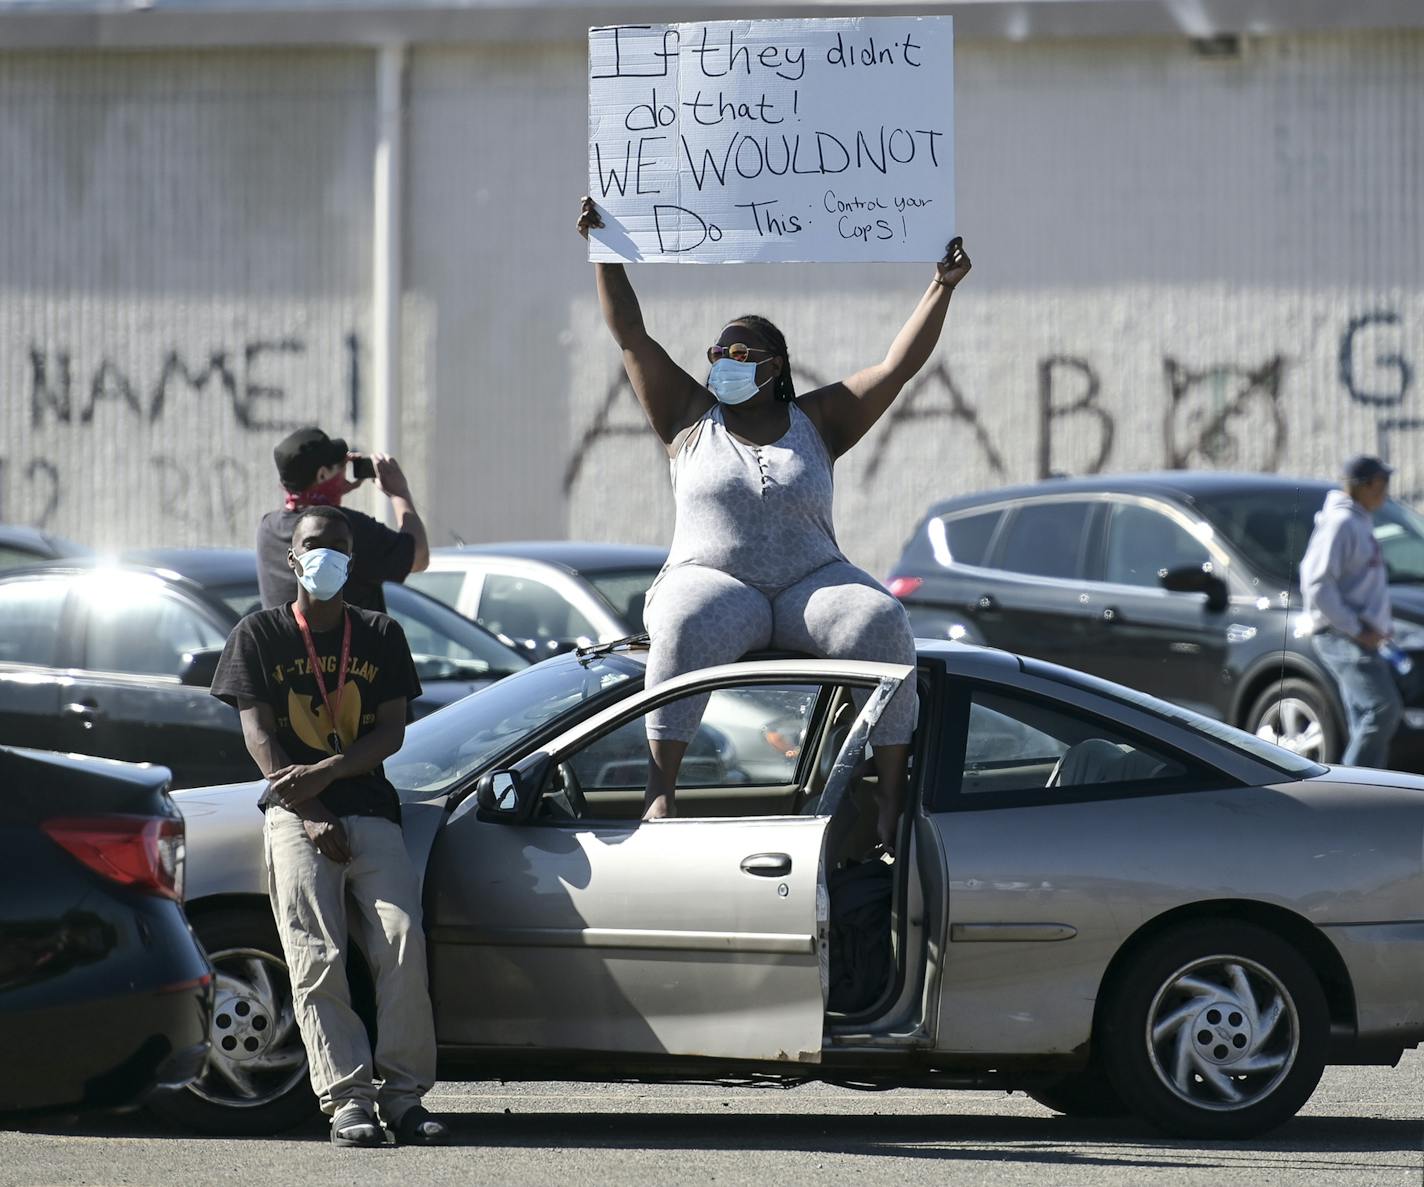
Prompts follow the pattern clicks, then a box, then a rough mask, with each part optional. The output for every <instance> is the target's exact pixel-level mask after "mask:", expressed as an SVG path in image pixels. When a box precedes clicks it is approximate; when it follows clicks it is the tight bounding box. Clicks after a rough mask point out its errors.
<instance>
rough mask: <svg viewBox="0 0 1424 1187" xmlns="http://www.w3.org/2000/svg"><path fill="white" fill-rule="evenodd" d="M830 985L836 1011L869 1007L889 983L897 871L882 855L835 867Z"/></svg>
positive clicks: (831, 884) (832, 1007)
mask: <svg viewBox="0 0 1424 1187" xmlns="http://www.w3.org/2000/svg"><path fill="white" fill-rule="evenodd" d="M829 890H830V896H831V970H830V973H831V987H830V994H829V999H828V1000H827V1002H826V1007H827V1008H828V1009H830V1010H834V1011H835V1012H836V1013H838V1014H858V1013H860V1012H861V1011H862V1010H868V1009H869V1008H870V1007H871V1006H873V1005H874V1004H875V1001H876V999H877V998H879V996H880V995H881V993H883V992H884V990H885V986H886V985H887V984H889V981H890V975H891V973H892V971H893V969H894V964H895V957H894V952H893V949H892V948H891V945H890V904H891V900H892V899H893V898H894V892H895V871H894V869H893V867H891V866H888V865H886V864H885V863H884V862H883V861H863V862H859V863H854V864H851V865H847V866H844V867H843V868H841V869H839V870H832V871H831V876H830V879H829Z"/></svg>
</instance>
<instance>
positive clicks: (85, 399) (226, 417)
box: [0, 332, 363, 537]
mask: <svg viewBox="0 0 1424 1187" xmlns="http://www.w3.org/2000/svg"><path fill="white" fill-rule="evenodd" d="M314 350H315V348H314V347H313V346H312V344H311V343H310V342H309V341H308V340H307V339H306V338H305V337H304V336H302V335H299V334H289V335H279V336H273V337H261V338H250V339H247V340H244V341H240V342H237V343H235V344H233V345H230V346H228V345H223V346H218V347H213V348H208V349H204V350H201V351H193V350H185V349H184V348H183V347H181V346H176V345H175V346H169V347H166V348H164V349H162V350H159V351H157V352H155V355H154V356H153V357H152V358H151V359H149V360H139V361H138V362H129V361H127V360H124V359H120V358H117V357H114V356H112V355H107V354H106V355H102V356H100V357H99V358H97V359H95V360H92V361H89V362H82V361H80V355H79V353H78V352H76V351H75V350H74V349H73V348H72V346H70V345H69V344H40V343H32V344H31V345H30V347H29V350H28V355H27V360H26V379H27V391H26V398H27V413H26V420H27V422H28V426H29V428H30V429H31V430H32V431H33V432H35V433H37V434H44V435H45V436H46V437H47V438H49V439H50V440H51V441H52V440H54V438H55V437H56V435H58V436H60V437H63V436H65V435H67V434H71V433H73V434H81V435H86V436H87V435H92V434H103V435H104V437H105V439H107V438H108V437H110V436H114V437H117V438H119V439H122V440H123V441H126V442H127V441H131V440H133V438H132V436H131V435H129V433H128V432H126V430H132V429H135V428H137V429H141V430H145V429H146V430H151V432H148V433H146V434H145V435H144V438H142V439H148V438H151V437H157V436H160V435H161V434H162V430H163V429H164V427H165V426H166V425H177V424H191V422H192V418H193V417H195V416H197V417H198V418H200V420H201V423H203V424H204V425H206V426H208V427H209V432H208V433H207V434H206V436H207V439H208V441H209V442H210V444H209V447H208V450H207V451H206V452H204V451H203V450H195V451H193V452H192V453H187V454H184V453H180V452H179V451H177V450H175V449H173V448H172V447H171V446H170V447H168V448H163V449H160V450H157V451H153V452H145V453H142V454H140V456H138V458H137V459H136V461H137V465H134V464H133V463H130V464H128V465H126V466H123V467H121V469H122V472H123V482H124V485H125V489H126V490H127V491H130V492H132V491H134V490H140V491H144V492H147V495H148V498H149V499H150V500H151V503H150V505H149V506H147V507H146V508H145V509H146V510H147V511H150V512H152V513H153V514H155V515H157V516H158V517H159V518H162V519H165V520H169V521H172V522H175V523H178V524H182V525H187V526H190V527H192V528H194V529H197V530H199V531H203V530H206V529H212V528H217V529H220V530H221V532H222V533H224V534H226V535H227V536H229V537H234V536H241V535H242V534H245V533H246V532H247V531H248V530H249V528H250V526H251V525H250V522H249V521H250V519H251V512H252V504H251V499H252V497H253V496H254V495H255V494H256V493H258V492H260V491H263V490H266V489H267V488H269V487H270V486H271V483H272V479H271V475H270V472H269V471H268V470H267V468H266V466H260V467H259V466H258V465H256V464H254V463H251V462H250V461H248V460H247V459H246V457H245V456H244V457H236V456H232V454H231V453H230V452H229V453H220V454H215V453H214V452H213V447H215V446H216V445H217V443H218V442H219V441H220V440H222V439H223V438H224V437H226V436H227V431H228V430H232V431H235V432H236V434H237V437H238V439H239V440H244V439H247V438H249V437H254V438H260V439H261V441H262V443H263V445H264V446H267V445H268V443H269V442H271V441H272V440H273V439H275V438H276V437H277V436H279V435H281V434H283V433H287V432H290V431H291V430H292V429H294V428H298V427H300V426H301V425H303V424H308V423H311V421H312V419H322V420H325V421H326V422H327V424H328V426H330V421H331V418H330V417H329V416H320V417H314V415H313V411H312V410H313V409H314V408H331V407H333V406H339V407H341V409H342V412H343V415H344V418H345V422H346V424H347V426H352V425H355V424H356V423H357V422H358V421H359V419H360V416H361V413H362V406H361V404H362V380H363V376H362V370H361V351H362V343H361V339H360V337H359V336H358V335H357V334H356V333H354V332H351V333H347V334H345V335H344V336H343V337H342V339H341V342H340V355H341V357H340V358H339V359H316V358H314V357H313V355H314ZM312 363H318V364H321V365H322V369H323V371H325V372H326V373H335V374H339V375H341V376H342V377H343V382H342V390H340V391H337V392H326V391H322V392H312V391H309V390H302V385H301V381H300V379H299V378H298V377H297V376H298V369H299V368H301V367H302V366H303V365H307V366H310V365H311V364H312ZM333 397H334V398H333ZM60 452H61V451H59V450H55V451H53V452H40V453H35V454H33V455H30V456H24V455H21V456H14V455H8V456H6V455H0V522H3V521H5V520H7V519H14V518H23V519H24V520H25V521H27V522H29V523H31V524H34V525H35V526H37V527H40V528H45V527H49V526H52V524H53V523H54V521H55V518H56V516H57V515H59V513H60V512H61V510H62V508H63V505H64V500H65V497H66V492H67V491H69V490H71V489H73V490H81V491H84V490H91V489H92V479H91V480H90V481H89V483H88V484H87V485H86V482H85V481H84V480H83V479H74V476H72V475H69V476H67V475H66V473H65V466H66V463H65V462H64V461H63V460H62V459H61V458H60V457H59V456H57V455H58V454H59V453H60ZM250 452H251V451H245V453H250ZM263 452H264V453H265V450H264V451H263ZM259 470H260V472H258V471H259ZM71 479H73V482H72V483H71Z"/></svg>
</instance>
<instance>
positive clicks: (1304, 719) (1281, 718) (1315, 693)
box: [1242, 676, 1344, 763]
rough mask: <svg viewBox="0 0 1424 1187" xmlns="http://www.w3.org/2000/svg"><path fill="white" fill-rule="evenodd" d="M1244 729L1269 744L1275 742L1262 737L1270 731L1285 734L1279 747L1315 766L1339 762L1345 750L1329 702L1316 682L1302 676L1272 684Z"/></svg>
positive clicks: (1248, 717) (1252, 710) (1333, 710)
mask: <svg viewBox="0 0 1424 1187" xmlns="http://www.w3.org/2000/svg"><path fill="white" fill-rule="evenodd" d="M1242 728H1244V729H1245V730H1246V732H1247V733H1249V734H1256V735H1257V736H1259V737H1266V738H1267V739H1268V740H1273V739H1272V738H1271V736H1270V735H1269V734H1264V733H1262V731H1263V730H1266V729H1267V728H1270V729H1271V730H1273V731H1275V732H1276V733H1277V734H1283V735H1284V738H1283V740H1282V741H1281V742H1280V743H1279V744H1280V745H1283V746H1285V747H1286V749H1288V750H1293V751H1295V752H1296V753H1297V754H1300V755H1301V756H1302V757H1303V758H1309V759H1313V760H1314V761H1315V762H1321V763H1332V762H1337V761H1339V758H1340V754H1341V751H1342V750H1343V749H1344V747H1343V746H1342V745H1341V740H1340V726H1339V724H1338V719H1337V717H1336V714H1335V707H1334V706H1333V705H1332V704H1331V702H1330V698H1329V697H1327V696H1326V694H1325V693H1324V692H1323V691H1322V690H1321V688H1320V686H1319V685H1318V684H1316V683H1315V682H1314V681H1311V680H1306V679H1304V678H1303V677H1300V676H1290V677H1287V678H1286V679H1284V680H1273V681H1272V682H1271V684H1270V686H1269V687H1268V688H1266V690H1265V691H1264V692H1262V693H1261V695H1260V696H1258V697H1257V698H1256V701H1255V703H1254V704H1253V705H1252V706H1251V711H1250V713H1248V714H1247V715H1246V721H1245V724H1244V725H1243V727H1242Z"/></svg>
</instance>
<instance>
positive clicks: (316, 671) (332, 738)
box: [292, 602, 351, 754]
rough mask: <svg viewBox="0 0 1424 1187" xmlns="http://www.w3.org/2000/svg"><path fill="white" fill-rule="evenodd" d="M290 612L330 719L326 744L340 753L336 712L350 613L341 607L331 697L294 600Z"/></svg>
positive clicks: (347, 654) (348, 645)
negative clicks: (338, 657)
mask: <svg viewBox="0 0 1424 1187" xmlns="http://www.w3.org/2000/svg"><path fill="white" fill-rule="evenodd" d="M292 614H293V615H294V616H295V618H296V620H297V626H299V627H300V628H301V631H302V642H304V643H305V644H306V645H307V659H308V660H310V661H311V670H312V675H313V676H315V677H316V686H317V689H318V690H319V691H320V692H321V703H322V704H323V705H325V706H326V715H327V717H329V718H330V719H331V733H329V734H328V735H327V737H326V744H327V745H328V746H330V747H331V752H332V753H333V754H340V753H341V719H340V718H339V717H337V715H336V714H337V711H338V710H339V709H340V708H341V694H342V693H344V692H345V691H346V666H347V664H348V663H350V661H351V615H349V614H348V613H346V610H345V608H343V609H342V611H341V619H342V622H343V623H345V626H344V628H343V630H342V632H341V666H340V667H339V668H338V669H337V674H336V697H335V699H333V698H332V697H330V696H328V695H327V692H326V678H325V677H324V676H322V674H321V660H320V659H319V658H318V657H317V654H316V644H315V643H313V642H312V636H311V628H309V627H308V626H307V620H306V619H305V618H304V617H302V608H301V607H300V606H298V605H297V603H296V602H293V603H292Z"/></svg>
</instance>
